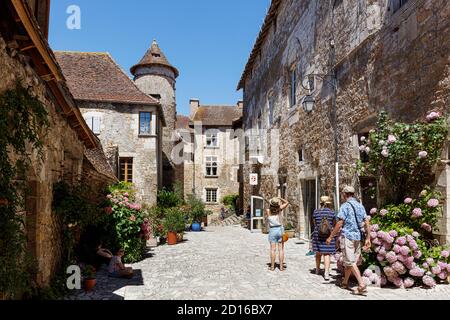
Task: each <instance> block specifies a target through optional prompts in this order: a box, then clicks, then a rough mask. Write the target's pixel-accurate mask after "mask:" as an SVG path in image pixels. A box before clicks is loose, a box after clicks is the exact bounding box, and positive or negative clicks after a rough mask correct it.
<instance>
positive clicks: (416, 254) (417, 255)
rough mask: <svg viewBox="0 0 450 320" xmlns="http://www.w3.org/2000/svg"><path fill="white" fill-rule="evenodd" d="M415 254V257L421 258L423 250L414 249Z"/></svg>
mask: <svg viewBox="0 0 450 320" xmlns="http://www.w3.org/2000/svg"><path fill="white" fill-rule="evenodd" d="M413 256H414V258H416V259H419V258H420V257H421V256H422V251H420V250H418V251H414V254H413Z"/></svg>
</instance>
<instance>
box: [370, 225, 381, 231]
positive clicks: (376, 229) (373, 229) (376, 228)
mask: <svg viewBox="0 0 450 320" xmlns="http://www.w3.org/2000/svg"><path fill="white" fill-rule="evenodd" d="M370 230H371V231H373V232H377V231H378V230H380V226H379V225H378V224H373V225H372V226H371V227H370Z"/></svg>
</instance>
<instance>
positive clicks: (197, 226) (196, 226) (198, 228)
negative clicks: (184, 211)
mask: <svg viewBox="0 0 450 320" xmlns="http://www.w3.org/2000/svg"><path fill="white" fill-rule="evenodd" d="M191 229H192V231H194V232H199V231H202V225H201V224H200V223H198V222H194V223H193V224H192V225H191Z"/></svg>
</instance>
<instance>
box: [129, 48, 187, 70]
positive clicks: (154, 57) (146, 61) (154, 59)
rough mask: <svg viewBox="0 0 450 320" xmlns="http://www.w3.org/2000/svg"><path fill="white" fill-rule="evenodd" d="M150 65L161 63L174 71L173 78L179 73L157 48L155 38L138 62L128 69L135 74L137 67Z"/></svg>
mask: <svg viewBox="0 0 450 320" xmlns="http://www.w3.org/2000/svg"><path fill="white" fill-rule="evenodd" d="M152 65H161V66H166V67H168V68H170V69H172V70H173V72H174V73H175V78H176V77H178V75H179V72H178V70H177V69H176V68H175V67H174V66H172V65H171V64H170V63H169V61H168V60H167V58H166V56H165V55H164V53H163V52H162V51H161V49H160V48H159V46H158V43H157V42H156V40H153V43H152V46H151V47H150V49H148V51H147V52H146V53H145V55H144V57H143V58H142V59H141V61H140V62H139V63H138V64H136V65H134V66H132V67H131V69H130V71H131V73H132V74H133V75H136V69H137V68H139V67H147V66H152Z"/></svg>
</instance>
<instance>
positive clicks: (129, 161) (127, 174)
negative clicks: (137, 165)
mask: <svg viewBox="0 0 450 320" xmlns="http://www.w3.org/2000/svg"><path fill="white" fill-rule="evenodd" d="M119 169H120V176H119V180H120V181H123V182H130V183H132V182H133V158H120V159H119Z"/></svg>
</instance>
